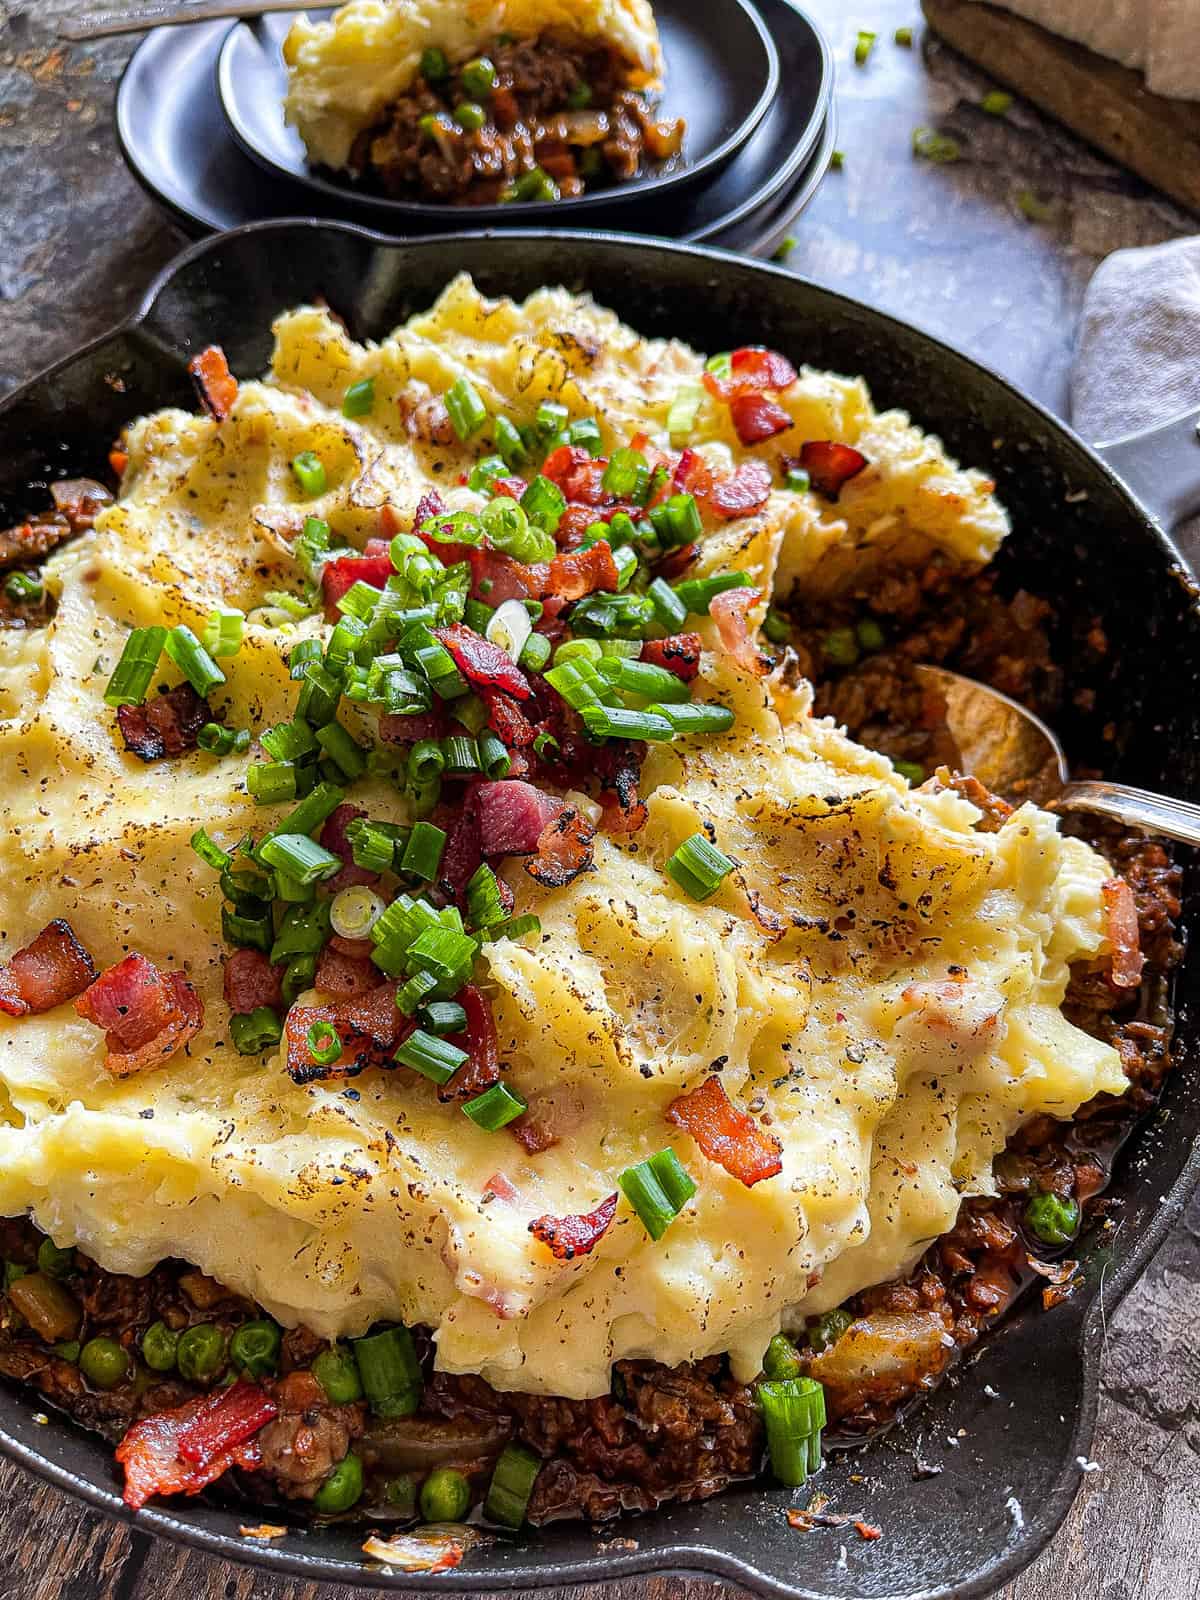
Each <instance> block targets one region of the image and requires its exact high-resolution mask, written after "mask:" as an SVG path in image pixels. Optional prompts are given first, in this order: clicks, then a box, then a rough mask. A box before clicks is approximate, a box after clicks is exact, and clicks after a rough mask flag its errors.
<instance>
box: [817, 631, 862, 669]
mask: <svg viewBox="0 0 1200 1600" xmlns="http://www.w3.org/2000/svg"><path fill="white" fill-rule="evenodd" d="M821 649H822V650H823V651H824V652H825V656H826V659H827V660H829V661H832V662H833V664H834V666H835V667H852V666H853V665H854V663H855V662H856V661H857V660H858V639H857V637H856V636H855V632H854V629H853V628H834V630H833V632H832V633H827V634H826V635H825V637H824V638H823V639H822V640H821Z"/></svg>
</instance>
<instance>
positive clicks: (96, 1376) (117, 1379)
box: [79, 1339, 129, 1389]
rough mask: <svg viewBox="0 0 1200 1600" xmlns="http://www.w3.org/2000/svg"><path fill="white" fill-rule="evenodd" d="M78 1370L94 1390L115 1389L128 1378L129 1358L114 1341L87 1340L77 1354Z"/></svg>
mask: <svg viewBox="0 0 1200 1600" xmlns="http://www.w3.org/2000/svg"><path fill="white" fill-rule="evenodd" d="M79 1370H80V1372H82V1373H83V1375H84V1377H85V1378H86V1379H87V1381H88V1382H89V1383H90V1384H91V1385H92V1387H93V1388H94V1389H115V1388H116V1387H117V1385H118V1384H119V1383H124V1382H125V1379H126V1378H127V1377H128V1376H129V1357H128V1355H127V1354H126V1353H125V1351H124V1350H123V1349H122V1348H121V1346H120V1345H119V1344H118V1343H117V1341H116V1340H115V1339H89V1340H88V1342H87V1343H86V1344H85V1345H84V1347H83V1349H82V1350H81V1351H80V1352H79Z"/></svg>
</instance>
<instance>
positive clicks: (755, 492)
mask: <svg viewBox="0 0 1200 1600" xmlns="http://www.w3.org/2000/svg"><path fill="white" fill-rule="evenodd" d="M770 494H771V469H770V468H769V467H768V466H767V464H766V462H765V461H743V462H742V464H741V466H740V467H738V469H737V471H736V472H733V473H731V474H730V476H729V477H728V478H720V479H718V480H717V482H716V483H714V484H713V486H712V488H711V489H710V490H709V491H708V504H709V505H710V506H711V507H712V509H713V510H714V511H715V512H716V513H717V515H718V516H719V517H724V518H725V520H726V521H727V522H728V521H731V520H732V519H733V518H734V517H748V516H750V515H751V514H752V513H753V512H755V511H761V510H762V508H763V506H765V505H766V503H767V501H768V499H769V498H770Z"/></svg>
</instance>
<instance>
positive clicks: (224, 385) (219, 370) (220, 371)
mask: <svg viewBox="0 0 1200 1600" xmlns="http://www.w3.org/2000/svg"><path fill="white" fill-rule="evenodd" d="M188 372H189V373H190V374H191V378H192V382H193V383H194V384H195V386H196V396H197V398H198V399H199V401H200V404H201V405H202V406H203V407H204V409H205V411H206V412H207V413H208V415H209V416H210V417H211V418H212V419H213V421H214V422H224V421H225V418H226V417H227V416H228V415H229V413H230V412H231V411H232V410H233V407H234V402H235V401H236V400H237V397H238V382H237V379H236V378H235V377H234V375H233V373H232V372H230V370H229V363H228V361H226V359H225V352H224V350H222V349H221V346H220V345H219V344H210V345H209V347H208V349H207V350H201V352H200V354H199V355H198V356H193V357H192V359H191V360H190V361H189V362H188Z"/></svg>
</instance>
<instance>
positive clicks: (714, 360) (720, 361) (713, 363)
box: [704, 350, 733, 378]
mask: <svg viewBox="0 0 1200 1600" xmlns="http://www.w3.org/2000/svg"><path fill="white" fill-rule="evenodd" d="M704 370H705V372H711V373H712V374H713V376H714V377H715V378H728V377H729V376H730V375H731V374H732V372H733V354H732V352H731V351H729V350H722V351H720V353H719V354H717V355H715V356H709V358H708V360H707V361H706V362H705V363H704Z"/></svg>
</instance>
